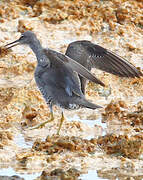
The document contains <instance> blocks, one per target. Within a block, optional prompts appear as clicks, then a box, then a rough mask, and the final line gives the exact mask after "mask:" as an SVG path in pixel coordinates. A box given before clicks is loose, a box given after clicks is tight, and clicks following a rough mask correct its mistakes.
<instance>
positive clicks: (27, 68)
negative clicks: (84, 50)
mask: <svg viewBox="0 0 143 180" xmlns="http://www.w3.org/2000/svg"><path fill="white" fill-rule="evenodd" d="M142 9H143V4H142V1H141V0H140V1H139V0H138V1H127V0H116V1H99V0H96V1H93V0H86V1H77V0H74V1H70V0H67V1H64V0H60V1H56V0H53V1H50V0H45V1H44V0H43V1H37V0H33V1H30V0H14V1H9V0H6V1H4V0H2V1H0V34H1V36H0V47H1V49H0V176H1V177H0V179H6V178H9V179H22V178H23V179H37V180H42V179H65V180H67V179H68V180H69V179H70V180H75V179H82V180H87V179H88V180H90V179H117V178H118V179H138V180H141V179H143V79H142V78H140V79H139V78H136V79H126V78H120V77H116V76H114V75H111V74H108V73H105V72H101V71H99V70H95V69H94V70H93V71H92V72H93V73H94V74H95V75H96V77H98V78H99V79H100V80H101V81H103V82H104V83H105V84H106V87H105V88H102V87H101V86H99V85H96V84H93V83H90V82H89V83H88V86H87V89H86V97H87V98H88V99H90V100H92V101H93V102H95V103H96V104H99V105H102V106H103V107H104V108H103V109H100V110H98V111H97V110H96V111H93V110H87V109H81V110H77V111H65V115H66V118H67V120H66V121H65V122H64V124H63V126H62V129H61V134H60V136H56V135H55V134H56V131H57V128H58V122H59V121H58V119H59V118H60V111H59V109H58V108H57V107H54V114H55V121H54V122H51V123H49V124H47V125H46V126H45V127H43V128H42V129H35V130H31V129H30V127H33V126H35V125H37V124H39V123H40V122H43V121H45V120H48V118H49V115H50V113H49V109H48V107H47V105H46V103H45V102H44V100H43V98H42V96H41V94H40V92H39V90H38V89H37V87H36V84H35V81H34V79H33V73H34V69H35V66H36V58H35V56H34V54H33V53H32V52H31V50H30V49H29V48H28V47H25V46H17V47H14V48H12V50H11V51H5V49H4V48H3V47H4V45H5V44H7V43H9V42H12V41H14V40H16V39H17V38H19V36H20V34H21V32H24V31H26V30H32V31H33V32H35V33H36V35H37V36H38V38H39V39H40V41H41V43H42V44H43V46H44V47H49V48H53V49H54V50H57V51H61V52H63V53H64V52H65V51H66V47H67V46H68V44H69V43H70V42H72V41H75V40H83V39H86V40H90V41H92V42H94V43H96V44H99V45H101V46H103V47H105V48H108V49H110V50H112V51H114V52H115V53H117V54H119V55H120V56H122V57H124V58H126V59H127V60H128V61H129V62H131V63H132V64H134V65H135V66H136V67H137V68H138V69H140V70H141V71H142V69H143V19H142V14H143V12H142ZM13 175H16V176H14V177H12V176H13ZM6 176H8V177H6Z"/></svg>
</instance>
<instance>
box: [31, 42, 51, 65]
mask: <svg viewBox="0 0 143 180" xmlns="http://www.w3.org/2000/svg"><path fill="white" fill-rule="evenodd" d="M30 48H31V49H32V51H33V52H34V53H35V55H36V57H37V61H38V64H39V65H43V66H45V65H46V64H49V60H48V58H47V57H46V56H45V53H44V52H43V47H42V46H41V43H40V41H39V40H38V39H35V42H33V43H31V44H30Z"/></svg>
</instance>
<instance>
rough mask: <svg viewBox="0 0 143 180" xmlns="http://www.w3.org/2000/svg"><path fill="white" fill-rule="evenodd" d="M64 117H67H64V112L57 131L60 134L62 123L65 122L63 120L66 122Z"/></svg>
mask: <svg viewBox="0 0 143 180" xmlns="http://www.w3.org/2000/svg"><path fill="white" fill-rule="evenodd" d="M64 119H65V118H64V113H63V112H62V117H61V119H60V125H59V128H58V131H57V135H59V133H60V130H61V127H62V124H63V122H64Z"/></svg>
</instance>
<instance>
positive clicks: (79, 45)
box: [66, 41, 143, 78]
mask: <svg viewBox="0 0 143 180" xmlns="http://www.w3.org/2000/svg"><path fill="white" fill-rule="evenodd" d="M66 54H67V55H68V56H69V57H71V58H72V59H74V60H75V61H78V62H79V63H80V62H81V64H83V65H84V64H87V65H88V63H86V62H87V61H89V63H90V66H91V67H89V69H90V68H97V69H100V70H103V71H105V72H108V73H111V74H114V75H117V76H121V77H132V78H133V77H140V76H142V75H143V74H142V73H141V72H140V71H139V70H138V69H137V68H136V67H135V66H134V65H132V64H131V63H129V62H128V61H127V60H125V59H124V58H122V57H120V56H118V55H117V54H115V53H113V52H112V51H109V50H107V49H105V48H103V47H101V46H99V45H96V44H93V43H91V42H90V41H75V42H73V43H71V44H70V45H69V46H68V48H67V51H66ZM83 61H85V62H83ZM86 68H88V66H87V67H86Z"/></svg>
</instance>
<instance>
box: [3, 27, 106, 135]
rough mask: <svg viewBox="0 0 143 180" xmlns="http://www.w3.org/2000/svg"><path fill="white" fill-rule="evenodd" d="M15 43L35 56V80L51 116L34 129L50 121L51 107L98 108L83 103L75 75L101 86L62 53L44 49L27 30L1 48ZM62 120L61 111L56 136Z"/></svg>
mask: <svg viewBox="0 0 143 180" xmlns="http://www.w3.org/2000/svg"><path fill="white" fill-rule="evenodd" d="M19 44H26V45H28V46H29V47H30V48H31V49H32V51H33V52H34V53H35V55H36V57H37V67H36V70H35V74H34V76H35V81H36V84H37V86H38V88H39V90H40V92H41V94H42V95H43V97H44V99H45V101H46V103H47V104H48V105H49V108H50V113H51V118H50V120H48V121H46V122H44V123H41V124H40V125H39V126H37V127H35V128H39V127H43V126H44V125H45V124H46V123H48V122H51V121H53V120H54V116H53V109H52V107H53V105H57V106H59V107H61V108H63V109H68V110H70V109H71V110H72V109H78V108H82V107H85V108H90V109H97V108H101V106H98V105H96V104H93V103H91V102H89V101H88V100H86V99H85V96H84V94H83V93H82V91H81V84H80V80H79V77H78V74H80V75H81V76H82V77H84V78H86V79H88V80H90V81H93V82H95V83H98V84H100V85H102V86H104V83H102V82H101V81H100V80H98V79H97V78H96V77H94V76H93V75H92V74H91V73H90V72H89V71H88V70H87V69H86V68H84V67H83V66H82V65H80V64H79V63H77V62H76V61H74V60H72V59H71V58H69V57H68V56H66V55H64V54H61V53H59V52H56V51H54V50H51V49H48V48H47V49H44V48H43V47H42V46H41V44H40V41H39V40H38V39H37V37H36V35H35V34H34V33H33V32H31V31H27V32H24V33H22V34H21V37H20V38H19V39H18V40H16V41H14V42H12V43H9V44H7V45H6V46H5V47H6V48H7V49H9V48H12V47H14V46H16V45H19ZM63 121H64V114H63V111H62V116H61V119H60V125H59V128H58V131H57V134H59V132H60V129H61V126H62V123H63Z"/></svg>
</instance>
